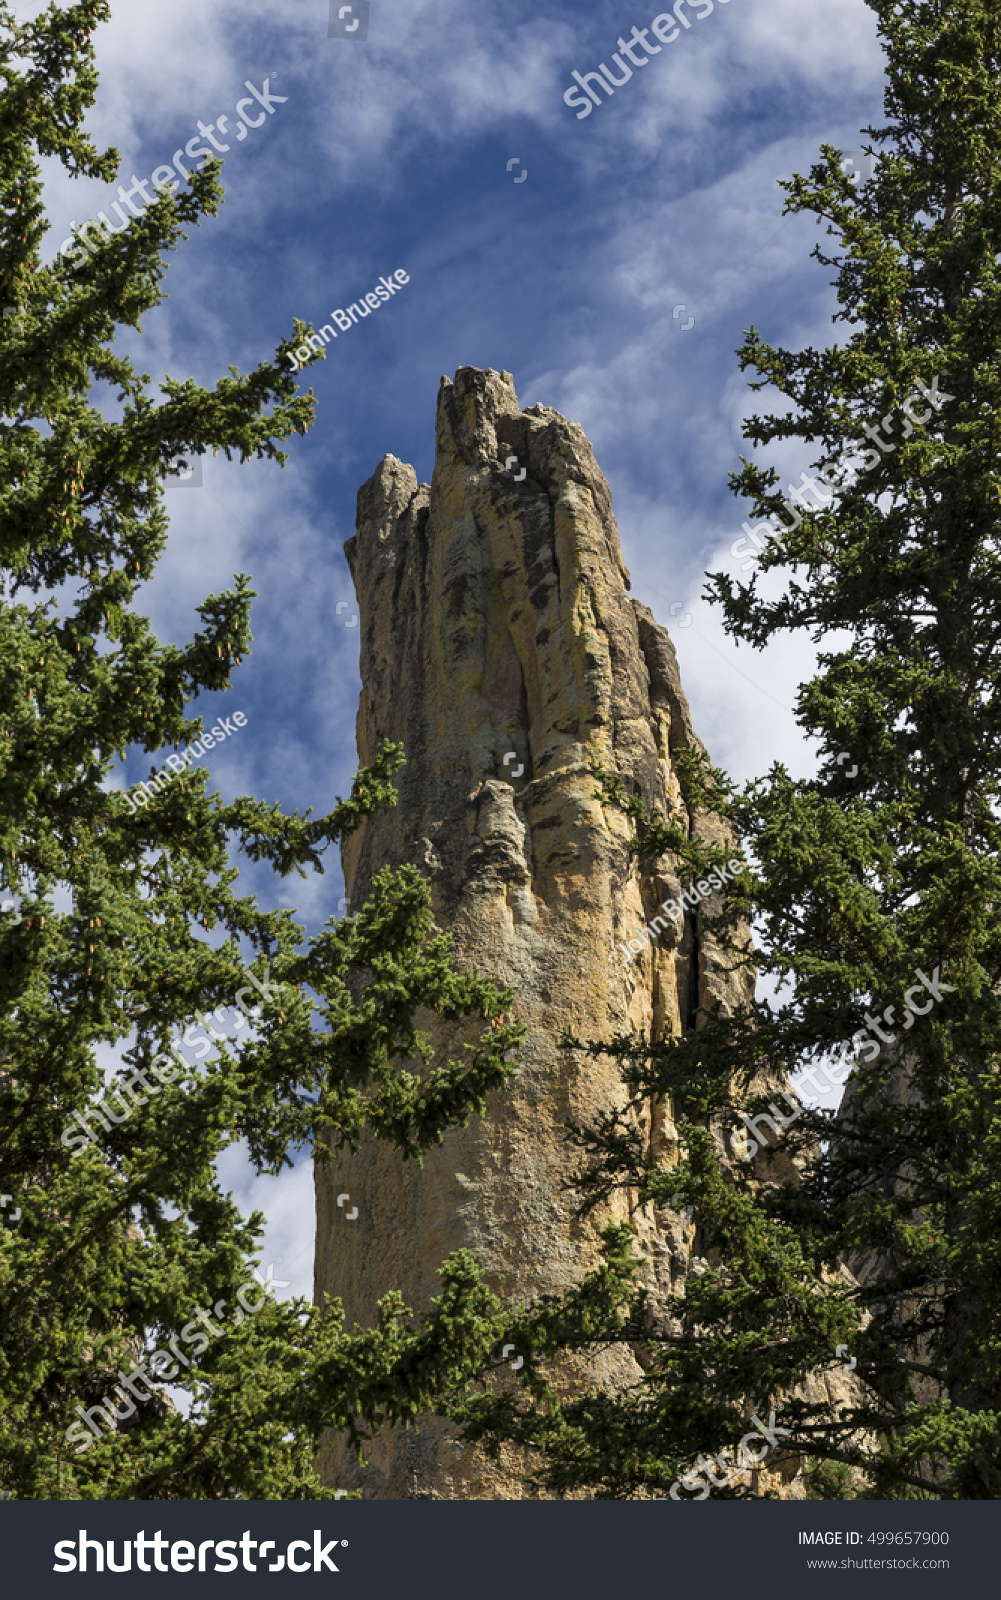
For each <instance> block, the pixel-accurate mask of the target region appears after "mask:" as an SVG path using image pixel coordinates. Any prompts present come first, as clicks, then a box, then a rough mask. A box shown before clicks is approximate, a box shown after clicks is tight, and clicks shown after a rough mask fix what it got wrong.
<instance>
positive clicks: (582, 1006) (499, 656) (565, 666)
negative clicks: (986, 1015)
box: [316, 368, 748, 1498]
mask: <svg viewBox="0 0 1001 1600" xmlns="http://www.w3.org/2000/svg"><path fill="white" fill-rule="evenodd" d="M511 456H517V458H518V463H519V466H518V467H514V468H513V469H512V470H508V469H507V467H506V465H505V463H506V461H507V460H508V458H510V457H511ZM520 468H525V477H524V478H523V479H522V480H521V481H520V482H519V481H517V479H516V478H515V476H514V473H515V472H517V471H519V470H520ZM345 550H346V554H347V557H348V561H349V564H350V567H351V573H352V576H353V578H354V582H355V588H356V591H357V595H358V608H359V612H360V617H361V627H360V631H359V638H360V646H361V677H362V693H361V703H360V707H359V712H358V753H359V759H360V760H361V761H362V762H368V761H370V760H371V759H372V758H373V756H374V755H375V752H376V750H377V749H378V747H379V745H380V744H381V743H382V741H383V740H385V739H394V740H399V741H400V742H401V743H402V744H403V745H404V746H405V748H406V753H407V765H406V767H405V768H404V769H403V770H402V772H401V773H400V775H399V779H398V786H399V796H400V798H399V804H398V806H397V808H396V809H395V810H393V811H388V812H385V813H383V814H381V815H379V816H377V817H375V818H373V819H371V820H369V821H367V822H366V823H364V824H363V826H362V828H361V829H360V830H359V831H358V833H356V834H355V835H353V836H352V837H351V838H350V839H348V840H347V841H346V843H345V847H344V851H343V862H344V870H345V878H346V885H347V887H346V892H347V894H348V895H349V896H350V900H351V905H352V907H353V908H355V909H357V908H358V907H359V906H360V905H361V904H362V902H363V900H364V898H365V896H366V893H367V891H368V887H369V885H370V883H371V880H372V877H373V875H374V874H375V872H377V871H378V870H379V868H380V867H382V866H385V865H387V864H388V865H392V866H399V865H401V864H402V863H404V862H412V863H415V864H417V865H418V866H420V868H421V870H422V871H424V872H425V873H426V874H427V875H428V876H429V878H430V880H431V886H432V894H433V899H434V906H435V915H436V918H437V921H438V923H439V925H440V926H441V927H442V928H443V929H446V930H448V931H449V932H451V933H452V935H453V936H454V939H455V945H456V951H457V955H458V959H459V961H460V962H461V963H464V964H468V965H470V966H476V967H478V968H480V969H481V970H482V971H485V972H487V973H490V974H491V975H492V976H494V977H495V978H497V979H498V980H499V981H501V982H504V983H507V984H510V985H511V986H512V988H514V989H515V990H516V992H517V995H518V1003H517V1011H518V1014H519V1015H520V1016H521V1017H522V1018H523V1019H524V1020H525V1021H526V1022H527V1024H528V1029H529V1031H528V1037H527V1040H526V1045H525V1049H524V1054H523V1062H524V1065H523V1068H522V1070H521V1072H520V1074H519V1077H518V1080H517V1082H516V1084H515V1085H514V1087H513V1088H512V1089H511V1090H510V1091H508V1092H507V1093H504V1094H497V1095H494V1096H493V1097H492V1099H491V1102H490V1105H489V1108H488V1116H487V1117H486V1118H485V1119H479V1118H476V1119H474V1120H473V1121H472V1122H471V1124H470V1126H469V1127H468V1128H465V1129H458V1130H454V1131H453V1132H451V1133H449V1134H448V1135H447V1136H446V1138H445V1141H444V1144H443V1145H442V1147H441V1148H439V1149H436V1150H433V1151H431V1152H429V1154H428V1156H427V1158H426V1161H425V1165H424V1168H423V1170H418V1169H417V1168H416V1167H415V1166H414V1165H413V1164H412V1163H407V1164H404V1163H401V1162H400V1160H399V1159H398V1157H397V1156H395V1155H394V1154H392V1153H391V1152H389V1151H388V1150H385V1149H382V1148H380V1147H378V1146H377V1145H376V1144H375V1143H374V1142H368V1143H366V1144H365V1145H363V1147H362V1148H361V1149H360V1150H359V1151H358V1152H357V1153H356V1154H354V1155H350V1154H347V1155H339V1156H338V1157H337V1158H336V1160H335V1161H334V1163H333V1164H332V1166H331V1167H330V1169H329V1170H327V1171H324V1170H322V1169H318V1171H317V1179H316V1192H317V1228H318V1236H317V1257H316V1294H317V1298H318V1299H320V1298H322V1296H323V1295H324V1294H328V1295H336V1296H340V1297H341V1299H342V1300H343V1302H344V1307H345V1312H346V1317H347V1323H348V1325H349V1326H350V1325H351V1324H352V1323H354V1322H358V1323H360V1324H362V1325H371V1324H372V1323H373V1321H374V1317H375V1307H376V1301H377V1300H378V1298H379V1296H380V1295H382V1294H385V1293H386V1292H387V1291H388V1290H390V1289H399V1290H400V1291H401V1292H402V1294H403V1295H404V1297H405V1299H406V1300H407V1301H408V1303H410V1304H411V1305H413V1306H414V1307H415V1309H418V1310H420V1309H422V1308H423V1307H426V1305H427V1303H428V1301H429V1299H430V1298H431V1297H432V1295H434V1294H436V1293H437V1292H439V1290H440V1283H439V1280H438V1279H437V1277H436V1269H437V1268H438V1266H439V1265H440V1263H441V1261H442V1260H443V1258H444V1257H445V1256H446V1255H447V1254H448V1253H449V1252H450V1251H452V1250H456V1249H459V1248H462V1247H465V1248H468V1249H470V1250H472V1251H473V1252H474V1253H475V1255H476V1256H477V1258H478V1260H479V1262H480V1264H481V1266H482V1267H483V1268H484V1270H485V1271H486V1273H487V1275H488V1277H489V1280H490V1283H491V1285H492V1287H493V1288H494V1289H495V1290H496V1291H497V1292H498V1293H500V1294H501V1295H504V1296H510V1297H512V1298H515V1299H518V1298H520V1299H521V1300H528V1299H530V1298H531V1297H533V1296H534V1295H537V1294H544V1293H559V1292H560V1291H561V1290H563V1289H565V1288H566V1287H568V1286H569V1285H570V1284H572V1283H574V1282H576V1281H578V1280H579V1278H580V1277H581V1275H582V1274H583V1273H584V1272H585V1271H587V1270H589V1269H590V1268H591V1267H592V1266H593V1265H594V1264H596V1262H597V1260H598V1249H597V1230H598V1228H599V1227H600V1226H601V1225H602V1224H603V1221H604V1218H603V1217H598V1218H592V1219H588V1220H587V1221H581V1220H580V1219H579V1218H578V1217H577V1216H576V1215H575V1199H574V1194H573V1192H572V1189H571V1187H570V1182H571V1178H572V1176H573V1173H574V1170H575V1165H576V1159H577V1158H576V1157H575V1156H574V1155H573V1153H572V1152H571V1151H569V1150H568V1148H567V1146H566V1143H565V1137H564V1134H565V1129H564V1123H565V1121H566V1119H567V1118H568V1117H570V1118H573V1119H574V1120H577V1121H587V1120H589V1119H590V1118H592V1117H593V1116H594V1115H595V1114H596V1113H597V1112H598V1111H599V1110H602V1109H607V1108H609V1107H611V1106H613V1105H617V1104H622V1103H623V1100H624V1096H623V1093H622V1089H621V1085H620V1083H619V1078H618V1073H617V1070H616V1068H615V1066H614V1064H613V1063H608V1062H605V1063H601V1062H597V1063H596V1062H588V1063H586V1064H585V1065H580V1064H575V1063H572V1062H570V1061H568V1060H567V1058H566V1057H565V1056H564V1055H562V1054H561V1053H560V1051H559V1049H558V1040H559V1035H560V1032H561V1030H562V1029H564V1028H570V1029H572V1030H573V1032H574V1033H576V1034H577V1035H578V1036H579V1037H581V1038H585V1039H598V1038H602V1037H605V1038H607V1037H610V1036H611V1035H612V1034H613V1033H616V1032H621V1031H623V1030H625V1029H627V1028H629V1027H635V1028H637V1029H639V1030H641V1031H642V1032H644V1033H645V1034H646V1035H647V1036H650V1035H651V1034H652V1033H655V1032H656V1033H659V1032H661V1031H662V1030H664V1029H668V1030H672V1029H673V1030H674V1031H680V1029H681V1027H682V1026H686V1027H687V1026H690V1025H691V1021H692V1014H693V1010H694V1007H695V1005H696V1003H697V1004H700V1005H703V1006H705V1005H709V1004H712V1003H714V1002H722V1003H723V1004H724V1005H733V1004H734V1003H736V1002H737V1001H740V1000H742V999H743V998H745V997H746V994H747V988H746V985H747V982H748V980H747V979H746V978H741V979H740V980H738V979H736V978H735V977H734V976H733V975H732V974H731V973H729V972H728V971H727V968H726V965H725V964H724V963H723V962H722V961H721V960H720V958H719V953H718V951H717V950H716V949H715V948H714V946H713V942H712V940H711V939H710V938H709V937H708V936H707V935H705V934H704V933H703V935H702V936H701V939H697V938H696V934H695V928H694V924H693V925H691V926H688V927H686V929H685V930H684V933H683V938H682V944H681V946H680V948H679V947H677V946H676V945H675V944H674V943H673V942H672V941H673V940H674V939H676V938H677V931H676V930H672V929H670V928H669V929H668V930H667V931H666V932H664V933H662V934H661V937H660V938H659V940H658V941H657V943H656V944H654V945H652V946H646V945H645V946H644V951H643V954H642V955H640V956H638V957H637V958H636V960H635V961H634V962H633V963H632V964H631V965H627V964H626V962H625V960H624V957H623V953H622V950H621V949H620V948H619V946H620V942H624V941H628V940H629V939H630V937H636V933H637V929H638V928H640V927H642V926H643V925H644V924H645V923H647V922H648V921H649V920H650V918H651V917H652V916H653V915H654V914H655V913H656V912H657V911H659V908H660V902H661V901H663V900H665V899H669V898H673V897H674V896H675V895H677V894H678V893H680V888H681V885H679V882H678V879H677V876H676V875H675V874H674V871H673V869H672V867H671V865H670V864H669V863H668V862H666V861H660V862H657V863H650V862H643V863H637V862H636V861H635V860H634V858H632V857H631V856H630V855H629V852H628V848H627V847H628V842H629V837H630V829H629V825H628V822H627V820H626V819H625V818H624V817H623V816H622V815H621V814H619V813H617V812H615V811H608V810H605V809H604V808H603V807H602V806H601V804H600V803H599V801H598V800H597V799H596V797H595V783H594V779H593V778H592V776H591V774H590V772H589V770H588V768H589V762H590V760H591V759H592V758H596V759H597V760H598V761H599V762H600V763H601V764H602V765H603V766H604V767H606V768H608V769H611V770H616V771H618V772H620V773H621V774H622V775H623V778H624V780H625V782H626V785H627V789H638V790H639V791H640V792H642V794H643V795H644V797H645V798H646V800H647V801H648V803H650V804H652V805H655V806H658V807H660V808H662V809H677V807H678V806H679V804H680V788H679V785H678V780H677V776H676V774H675V772H674V769H673V766H672V752H673V751H676V750H677V749H679V748H684V749H689V748H691V747H693V746H698V743H699V742H698V740H697V739H696V737H695V734H694V733H693V731H692V725H691V717H690V714H689V710H688V705H687V702H686V700H685V696H684V693H683V692H682V688H681V682H680V678H679V674H678V665H677V659H676V656H675V652H674V647H673V645H672V644H671V641H670V639H669V637H668V635H667V631H666V630H665V629H664V628H663V627H661V626H660V625H659V624H658V623H657V622H656V621H655V620H654V618H653V616H652V614H651V613H650V612H649V611H648V610H647V608H646V607H645V606H642V605H640V604H638V603H637V602H636V601H635V600H632V599H631V598H630V596H629V594H628V589H629V575H628V573H627V571H626V569H625V566H624V564H623V560H622V552H621V550H620V547H619V536H618V530H617V528H616V525H615V518H614V517H613V515H612V503H611V494H610V492H609V488H608V484H607V483H606V481H605V479H604V477H603V476H602V474H601V472H600V470H599V468H598V466H597V463H596V462H595V459H594V455H593V452H592V450H591V446H590V444H589V442H588V440H587V439H586V437H585V435H584V434H583V432H582V431H581V429H580V428H579V427H578V426H577V425H576V424H575V423H573V422H568V421H567V420H566V419H565V418H564V417H562V416H560V415H559V413H558V412H556V411H553V410H551V409H550V408H549V407H547V406H542V405H535V406H530V407H529V408H528V410H526V411H522V410H521V408H520V406H519V404H518V399H517V396H516V394H515V390H514V382H513V379H512V378H511V376H510V374H509V373H506V372H493V371H486V372H483V371H478V370H475V369H472V368H461V369H460V370H459V371H458V372H457V373H456V376H455V381H454V383H452V382H449V380H448V379H447V378H443V379H442V385H441V390H440V393H439V398H438V420H437V456H436V463H435V470H434V479H433V482H432V484H431V486H430V488H429V487H428V486H427V485H426V484H418V483H417V478H416V474H415V473H414V471H413V469H412V468H411V467H409V466H405V465H404V464H403V463H402V462H400V461H397V460H396V459H395V457H393V456H391V455H388V456H386V457H385V459H384V460H383V461H382V463H381V464H380V466H379V467H378V468H377V469H376V471H375V473H374V474H373V476H372V477H371V478H370V479H369V481H368V482H367V483H366V484H364V485H363V486H362V488H361V490H360V491H359V494H358V525H357V533H356V535H355V537H354V538H352V539H349V540H348V542H347V544H346V546H345ZM511 752H513V753H514V757H515V759H514V760H511V761H509V762H508V763H507V764H505V761H504V757H505V755H508V754H509V753H511ZM519 766H522V767H523V768H524V771H523V773H522V774H521V775H520V776H519V777H517V778H515V777H514V772H515V771H516V770H517V768H518V767H519ZM691 825H692V828H693V830H694V831H695V832H698V833H699V834H700V835H703V836H705V837H707V838H710V837H718V838H722V837H723V836H722V834H721V832H720V831H719V825H718V823H717V822H716V821H715V820H714V819H709V818H703V817H699V816H696V817H694V818H693V819H692V824H691ZM429 1032H430V1034H431V1036H432V1040H433V1042H434V1044H435V1047H436V1049H440V1050H448V1051H450V1052H452V1053H455V1051H456V1049H457V1047H458V1045H459V1044H460V1043H461V1040H462V1039H463V1038H471V1037H473V1035H472V1033H470V1032H467V1033H465V1034H463V1033H462V1032H461V1030H457V1029H455V1028H446V1027H445V1026H444V1025H441V1024H438V1023H436V1022H434V1021H432V1023H431V1025H430V1027H429ZM654 1122H655V1126H654V1127H653V1128H651V1129H650V1130H649V1133H650V1137H651V1139H653V1140H654V1141H655V1142H656V1143H657V1144H658V1145H659V1147H660V1148H662V1149H666V1150H669V1149H670V1146H671V1144H672V1142H673V1138H674V1126H673V1122H672V1121H671V1117H670V1111H669V1108H668V1107H664V1108H663V1110H662V1112H658V1114H657V1115H656V1116H655V1118H654ZM343 1190H348V1191H349V1192H350V1194H351V1197H352V1203H353V1204H357V1205H358V1206H359V1211H360V1215H359V1218H358V1221H357V1222H356V1223H352V1225H351V1227H350V1228H347V1227H346V1226H345V1225H344V1221H343V1214H342V1213H340V1212H339V1211H338V1209H337V1206H336V1196H337V1194H338V1193H339V1192H342V1191H343ZM627 1206H628V1201H627V1200H626V1199H622V1200H620V1201H619V1202H618V1207H619V1209H618V1211H617V1212H616V1213H615V1214H617V1215H624V1214H626V1210H627ZM635 1220H637V1222H638V1223H639V1224H640V1226H641V1228H642V1229H643V1230H644V1246H645V1248H646V1250H647V1253H648V1255H649V1258H650V1262H651V1273H652V1274H653V1276H654V1277H655V1278H657V1279H659V1281H660V1282H661V1283H662V1284H663V1286H664V1287H665V1288H668V1289H669V1288H671V1287H672V1286H673V1285H675V1283H676V1280H677V1279H678V1277H679V1276H683V1274H684V1270H685V1266H686V1263H687V1250H688V1245H689V1243H690V1240H689V1241H686V1235H685V1229H684V1225H683V1224H682V1223H681V1220H680V1219H679V1218H677V1217H675V1216H674V1215H673V1213H664V1214H660V1213H658V1215H657V1216H656V1217H654V1216H652V1215H646V1214H645V1215H643V1216H638V1217H637V1218H636V1219H635ZM638 1375H639V1367H638V1366H637V1364H636V1362H635V1361H634V1358H633V1356H632V1355H631V1354H630V1353H629V1352H628V1351H626V1350H618V1351H612V1352H606V1353H604V1354H602V1355H600V1356H598V1357H595V1358H588V1359H586V1360H585V1359H583V1358H580V1359H579V1360H576V1362H574V1361H573V1360H570V1359H568V1365H567V1370H566V1378H567V1381H568V1382H582V1381H587V1382H599V1383H605V1384H611V1385H619V1384H623V1383H626V1382H630V1381H633V1380H634V1379H635V1378H636V1377H637V1376H638ZM367 1456H368V1465H367V1466H366V1467H365V1468H361V1469H360V1468H359V1467H358V1466H357V1465H356V1464H355V1461H354V1457H353V1454H351V1453H348V1452H345V1451H344V1449H343V1446H342V1445H341V1444H340V1442H339V1441H338V1440H336V1439H333V1438H331V1439H330V1440H328V1441H327V1443H326V1444H325V1446H324V1449H323V1453H322V1465H323V1471H324V1475H325V1480H326V1481H327V1482H328V1483H331V1484H336V1485H337V1486H338V1487H340V1488H350V1487H361V1488H362V1489H363V1490H364V1493H365V1495H366V1496H368V1497H385V1498H409V1497H412V1496H414V1495H419V1496H423V1497H443V1498H494V1497H518V1496H519V1495H520V1494H521V1493H522V1491H521V1489H520V1486H519V1483H518V1479H517V1475H516V1473H515V1472H513V1471H512V1472H506V1471H505V1470H504V1468H503V1467H500V1468H498V1467H496V1466H492V1465H490V1464H488V1463H487V1462H486V1461H485V1460H483V1459H482V1458H481V1456H480V1455H479V1453H478V1452H476V1451H474V1450H472V1449H470V1448H468V1447H466V1446H463V1445H461V1444H458V1443H456V1442H455V1441H454V1440H453V1439H452V1438H451V1436H450V1433H449V1430H448V1428H447V1427H446V1425H445V1424H443V1423H438V1422H431V1423H430V1424H429V1425H422V1431H421V1433H420V1434H419V1435H415V1434H414V1433H408V1432H405V1431H403V1430H398V1431H395V1432H394V1431H391V1430H385V1431H384V1432H383V1433H382V1434H381V1435H380V1436H379V1437H378V1438H377V1439H376V1440H375V1441H374V1443H373V1445H372V1446H371V1447H370V1448H369V1450H368V1451H367Z"/></svg>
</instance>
